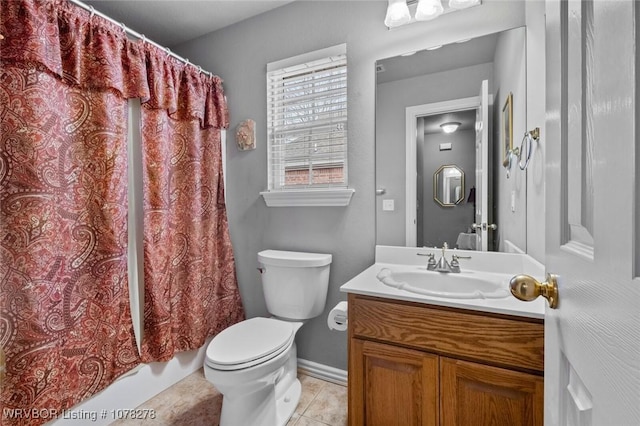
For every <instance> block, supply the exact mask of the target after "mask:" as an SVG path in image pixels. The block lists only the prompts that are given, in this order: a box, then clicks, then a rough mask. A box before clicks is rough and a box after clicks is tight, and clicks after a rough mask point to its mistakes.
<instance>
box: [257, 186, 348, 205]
mask: <svg viewBox="0 0 640 426" xmlns="http://www.w3.org/2000/svg"><path fill="white" fill-rule="evenodd" d="M355 192H356V190H355V189H353V188H323V189H295V190H288V191H263V192H261V193H260V195H262V197H263V198H264V202H265V203H267V207H316V206H318V207H319V206H334V207H344V206H348V205H349V202H350V201H351V197H352V196H353V194H354V193H355Z"/></svg>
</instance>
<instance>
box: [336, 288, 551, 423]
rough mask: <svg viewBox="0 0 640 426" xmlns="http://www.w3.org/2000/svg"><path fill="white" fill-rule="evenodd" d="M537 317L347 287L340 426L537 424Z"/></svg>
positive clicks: (540, 338) (540, 354) (540, 330)
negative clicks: (343, 421)
mask: <svg viewBox="0 0 640 426" xmlns="http://www.w3.org/2000/svg"><path fill="white" fill-rule="evenodd" d="M543 345H544V323H543V321H542V320H540V319H533V318H524V317H511V316H505V315H496V314H489V313H486V314H485V313H481V312H476V311H470V310H462V309H454V308H445V307H439V306H434V305H427V304H420V303H412V302H403V301H397V300H388V299H381V298H375V297H368V296H361V295H357V294H349V388H348V392H349V425H350V426H362V425H367V426H378V425H380V426H393V425H398V426H405V425H416V426H417V425H429V426H439V425H442V426H453V425H457V426H476V425H477V426H484V425H496V426H502V425H509V426H518V425H523V426H538V425H539V426H541V425H542V423H543V377H542V376H543V369H544V364H543V361H544V346H543Z"/></svg>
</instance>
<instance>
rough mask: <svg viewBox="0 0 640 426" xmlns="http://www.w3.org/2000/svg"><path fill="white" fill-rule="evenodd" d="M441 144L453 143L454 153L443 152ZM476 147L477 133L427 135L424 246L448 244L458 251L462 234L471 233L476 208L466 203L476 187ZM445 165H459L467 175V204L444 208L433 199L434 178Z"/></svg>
mask: <svg viewBox="0 0 640 426" xmlns="http://www.w3.org/2000/svg"><path fill="white" fill-rule="evenodd" d="M441 143H451V150H450V151H440V144H441ZM475 145H476V132H475V130H458V131H457V132H455V133H450V134H446V133H433V134H428V135H425V138H424V147H423V150H422V151H423V155H422V164H423V170H424V188H423V198H424V202H423V204H422V206H423V210H422V215H423V223H424V231H423V235H424V237H423V239H422V245H424V246H427V247H434V246H436V247H442V243H444V242H445V241H446V242H447V244H448V245H449V247H455V246H456V241H457V239H458V234H459V233H460V232H467V231H468V228H469V227H470V226H471V224H472V223H473V220H474V217H473V204H472V203H467V202H466V200H467V196H468V195H469V188H471V187H472V186H475V184H476V161H475V159H476V149H475V148H476V147H475ZM445 165H456V166H458V168H460V169H461V170H462V171H463V172H464V194H463V197H464V200H463V201H461V202H460V204H457V205H455V206H448V207H443V206H441V205H440V204H438V203H437V202H436V201H435V200H434V199H433V196H434V194H433V174H434V173H435V172H436V170H438V168H440V166H445ZM418 245H420V244H418Z"/></svg>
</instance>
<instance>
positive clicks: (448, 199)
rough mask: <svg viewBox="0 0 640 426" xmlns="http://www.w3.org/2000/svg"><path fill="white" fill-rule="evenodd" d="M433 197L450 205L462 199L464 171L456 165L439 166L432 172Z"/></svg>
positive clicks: (441, 202) (444, 204)
mask: <svg viewBox="0 0 640 426" xmlns="http://www.w3.org/2000/svg"><path fill="white" fill-rule="evenodd" d="M433 199H434V200H435V201H436V202H437V203H438V204H440V205H441V206H442V207H452V206H455V205H456V204H458V203H459V202H460V201H462V200H463V199H464V172H463V171H462V170H460V168H459V167H458V166H456V165H451V166H440V168H439V169H438V170H436V172H435V173H434V174H433Z"/></svg>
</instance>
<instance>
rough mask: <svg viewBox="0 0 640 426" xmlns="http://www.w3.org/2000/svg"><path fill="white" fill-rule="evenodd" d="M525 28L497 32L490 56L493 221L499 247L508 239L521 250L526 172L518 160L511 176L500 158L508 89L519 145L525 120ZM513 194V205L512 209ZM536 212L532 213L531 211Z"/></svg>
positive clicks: (524, 233) (524, 229)
mask: <svg viewBox="0 0 640 426" xmlns="http://www.w3.org/2000/svg"><path fill="white" fill-rule="evenodd" d="M524 46H525V29H524V28H517V29H515V30H513V31H508V32H506V33H502V34H500V37H499V38H498V42H497V45H496V53H495V56H494V60H493V68H494V80H493V87H494V92H493V93H494V102H493V120H494V121H493V123H494V125H493V141H494V143H493V147H494V150H493V153H494V154H493V155H494V157H493V164H494V165H498V167H494V168H493V171H494V173H495V174H494V180H493V182H494V202H495V205H496V211H495V213H496V216H494V219H495V223H497V224H498V231H497V235H498V241H499V243H498V249H499V250H500V251H507V248H506V247H505V244H504V241H505V240H508V241H510V242H511V243H513V244H514V245H516V246H517V247H518V248H520V249H521V250H523V251H526V250H527V175H526V172H523V171H521V170H520V169H519V167H518V165H517V164H514V165H513V167H512V168H511V174H510V177H509V178H507V174H506V170H505V168H503V167H500V165H501V164H502V159H503V152H504V150H503V147H502V137H503V126H502V121H501V120H502V109H503V107H504V104H505V101H506V99H507V96H508V95H509V93H513V146H514V147H519V146H520V142H521V141H522V136H523V135H524V132H525V128H526V123H527V115H526V114H527V88H526V76H527V73H526V55H525V53H526V51H525V49H524ZM512 198H513V204H514V207H515V208H513V209H512ZM533 214H535V213H532V215H533Z"/></svg>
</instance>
